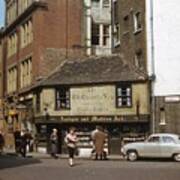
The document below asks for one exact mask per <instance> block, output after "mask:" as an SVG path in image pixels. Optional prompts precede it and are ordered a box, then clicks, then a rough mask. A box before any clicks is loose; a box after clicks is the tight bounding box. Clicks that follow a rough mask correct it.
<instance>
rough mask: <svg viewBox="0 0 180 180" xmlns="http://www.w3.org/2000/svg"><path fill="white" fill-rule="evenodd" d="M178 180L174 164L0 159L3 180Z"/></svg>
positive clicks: (178, 165) (0, 179)
mask: <svg viewBox="0 0 180 180" xmlns="http://www.w3.org/2000/svg"><path fill="white" fill-rule="evenodd" d="M130 179H132V180H179V179H180V163H176V162H173V161H169V160H167V161H165V160H163V161H162V160H161V161H157V160H156V161H155V160H153V161H152V160H148V161H147V160H146V161H144V160H143V161H142V160H141V161H137V162H127V161H123V160H108V161H91V160H79V159H78V160H76V166H74V167H69V166H68V164H67V159H58V160H54V159H51V158H48V157H46V158H37V157H36V158H32V157H31V158H26V159H23V158H20V157H15V156H14V157H13V156H3V157H2V156H1V157H0V180H130Z"/></svg>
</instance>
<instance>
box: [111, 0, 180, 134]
mask: <svg viewBox="0 0 180 180" xmlns="http://www.w3.org/2000/svg"><path fill="white" fill-rule="evenodd" d="M116 2H117V4H118V5H117V9H118V10H117V12H118V13H116V14H118V16H116V17H115V20H114V24H118V22H119V24H120V25H119V26H120V46H119V47H117V48H116V50H117V51H120V52H122V53H123V55H124V57H125V59H126V60H127V61H129V62H131V64H134V65H135V66H136V67H137V68H140V69H144V70H145V71H146V72H147V74H148V75H149V79H150V80H152V81H151V97H152V98H151V100H152V101H151V111H152V112H151V132H169V133H178V134H179V133H180V121H179V119H180V114H179V112H180V111H179V107H180V96H179V94H180V86H179V77H180V74H179V70H178V67H179V66H180V65H179V50H178V48H179V41H178V40H177V39H178V38H179V31H178V29H179V26H180V25H179V23H177V22H179V21H177V19H179V16H178V11H179V6H178V4H179V1H177V0H175V1H170V0H168V1H166V2H164V1H163V0H158V1H156V0H141V1H139V0H117V1H116ZM172 27H173V28H172Z"/></svg>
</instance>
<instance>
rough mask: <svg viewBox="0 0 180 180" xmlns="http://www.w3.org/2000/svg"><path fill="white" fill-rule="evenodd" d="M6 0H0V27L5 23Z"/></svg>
mask: <svg viewBox="0 0 180 180" xmlns="http://www.w3.org/2000/svg"><path fill="white" fill-rule="evenodd" d="M4 10H5V8H4V0H0V27H1V26H3V25H4Z"/></svg>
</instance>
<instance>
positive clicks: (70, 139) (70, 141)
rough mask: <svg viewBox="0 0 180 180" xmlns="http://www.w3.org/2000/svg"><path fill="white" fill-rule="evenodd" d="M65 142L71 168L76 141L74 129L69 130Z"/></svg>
mask: <svg viewBox="0 0 180 180" xmlns="http://www.w3.org/2000/svg"><path fill="white" fill-rule="evenodd" d="M65 141H66V143H67V147H68V152H69V165H70V166H71V167H72V166H73V165H74V154H75V150H76V143H77V141H78V140H77V136H76V133H75V128H74V127H72V128H70V129H69V133H68V134H67V135H66V137H65Z"/></svg>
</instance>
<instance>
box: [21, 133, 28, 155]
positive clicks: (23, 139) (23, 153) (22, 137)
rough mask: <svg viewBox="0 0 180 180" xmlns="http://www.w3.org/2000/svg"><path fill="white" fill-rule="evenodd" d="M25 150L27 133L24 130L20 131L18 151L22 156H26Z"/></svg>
mask: <svg viewBox="0 0 180 180" xmlns="http://www.w3.org/2000/svg"><path fill="white" fill-rule="evenodd" d="M26 152H27V133H26V131H25V130H22V131H21V146H20V153H21V155H22V157H26Z"/></svg>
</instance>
